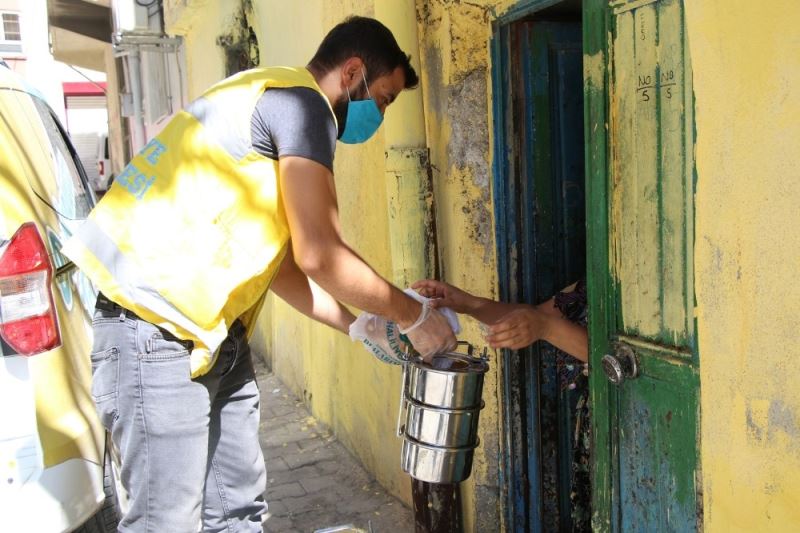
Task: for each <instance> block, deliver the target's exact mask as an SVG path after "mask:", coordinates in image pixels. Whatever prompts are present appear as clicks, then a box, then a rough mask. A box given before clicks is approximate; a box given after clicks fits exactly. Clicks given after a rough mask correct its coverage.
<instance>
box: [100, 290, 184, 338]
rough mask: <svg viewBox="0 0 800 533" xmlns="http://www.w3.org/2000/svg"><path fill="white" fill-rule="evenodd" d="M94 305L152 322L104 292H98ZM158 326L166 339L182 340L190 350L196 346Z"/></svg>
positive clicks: (131, 317)
mask: <svg viewBox="0 0 800 533" xmlns="http://www.w3.org/2000/svg"><path fill="white" fill-rule="evenodd" d="M94 307H95V309H100V310H101V311H107V312H109V313H119V314H122V313H125V316H126V317H128V318H130V319H132V320H141V321H143V322H147V323H148V324H151V323H152V322H150V321H148V320H145V319H143V318H142V317H140V316H139V315H137V314H136V313H134V312H133V311H131V310H130V309H126V308H125V307H122V306H121V305H119V304H118V303H117V302H115V301H113V300H109V299H108V297H107V296H106V295H105V294H103V293H102V292H99V293H97V302H96V303H95V304H94ZM154 325H155V324H154ZM156 327H157V328H158V329H160V330H161V332H162V333H163V334H164V338H165V339H167V340H174V341H177V342H180V343H182V344H183V345H185V346H186V348H187V349H188V350H190V351H191V350H192V348H193V347H194V343H193V342H192V341H187V340H183V339H179V338H177V337H175V336H174V335H173V334H172V333H170V332H169V331H167V330H165V329H164V328H162V327H159V326H156Z"/></svg>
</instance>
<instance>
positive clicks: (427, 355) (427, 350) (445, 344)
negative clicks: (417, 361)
mask: <svg viewBox="0 0 800 533" xmlns="http://www.w3.org/2000/svg"><path fill="white" fill-rule="evenodd" d="M400 333H402V334H404V335H405V336H407V337H408V340H410V341H411V344H412V345H413V346H414V349H415V350H417V352H419V353H420V355H422V358H423V359H424V360H425V361H426V362H430V361H431V359H433V356H434V355H436V354H438V353H444V352H447V351H450V350H452V349H454V348H455V347H456V337H455V335H453V330H452V329H451V328H450V323H449V322H448V321H447V319H446V318H445V317H444V316H443V315H442V314H441V313H440V312H439V311H437V310H436V309H433V308H432V307H431V305H430V302H426V303H424V304H422V312H421V314H420V316H419V318H418V319H417V321H416V322H414V324H412V325H411V326H409V327H408V328H405V329H401V330H400Z"/></svg>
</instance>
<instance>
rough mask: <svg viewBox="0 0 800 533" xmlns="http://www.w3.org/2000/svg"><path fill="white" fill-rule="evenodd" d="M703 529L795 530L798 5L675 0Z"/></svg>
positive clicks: (798, 508)
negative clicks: (692, 145) (692, 144)
mask: <svg viewBox="0 0 800 533" xmlns="http://www.w3.org/2000/svg"><path fill="white" fill-rule="evenodd" d="M686 14H687V26H688V32H689V44H690V48H691V54H692V63H693V71H694V87H695V98H696V104H695V110H696V115H695V116H696V121H695V122H696V131H697V146H696V152H697V155H696V160H697V198H696V213H697V215H696V241H695V242H696V245H695V246H696V248H695V262H694V263H695V271H696V295H697V311H696V316H697V325H698V341H699V354H700V371H701V383H702V394H701V409H702V413H703V416H702V427H701V432H702V437H701V442H702V447H701V449H702V463H703V473H702V476H703V486H704V500H705V501H704V504H705V505H704V508H705V509H704V511H705V522H704V527H705V531H708V532H716V531H720V532H723V531H724V532H728V531H766V530H786V529H788V528H792V527H795V525H796V524H798V523H800V505H798V502H799V500H798V494H800V454H799V453H798V437H799V436H800V435H798V421H800V389H799V388H798V387H797V386H796V384H797V382H798V381H800V366H798V365H797V361H798V358H800V331H799V330H798V328H797V317H798V316H800V285H798V283H797V281H796V278H797V266H798V265H800V234H798V232H797V228H798V227H800V210H798V208H797V201H798V198H800V173H799V171H798V167H797V160H796V152H797V146H798V145H800V122H798V120H797V117H798V116H800V102H798V100H797V98H791V97H790V94H792V91H794V90H795V89H794V88H796V87H798V86H800V55H798V54H797V43H798V42H800V29H798V26H797V20H800V4H798V3H797V2H795V1H794V0H777V1H775V2H771V3H770V5H769V7H766V6H763V5H761V4H759V3H755V2H747V1H744V0H734V1H730V0H728V1H722V0H708V1H705V2H686Z"/></svg>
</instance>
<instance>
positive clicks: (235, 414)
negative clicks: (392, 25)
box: [65, 17, 455, 532]
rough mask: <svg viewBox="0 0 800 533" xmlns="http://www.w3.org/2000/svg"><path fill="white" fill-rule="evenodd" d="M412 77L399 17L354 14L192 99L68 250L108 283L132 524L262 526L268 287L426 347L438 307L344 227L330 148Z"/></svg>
mask: <svg viewBox="0 0 800 533" xmlns="http://www.w3.org/2000/svg"><path fill="white" fill-rule="evenodd" d="M417 82H418V78H417V75H416V73H415V72H414V69H413V68H412V67H411V65H410V63H409V58H408V56H407V55H406V54H404V53H403V52H402V51H401V50H400V48H399V46H398V45H397V42H396V41H395V39H394V37H393V36H392V34H391V32H390V31H389V30H388V29H387V28H386V27H385V26H383V25H382V24H380V23H379V22H377V21H376V20H372V19H368V18H362V17H351V18H349V19H347V20H345V21H344V22H343V23H341V24H339V25H338V26H336V27H335V28H334V29H333V30H332V31H331V32H330V33H329V34H328V35H327V36H326V37H325V39H324V40H323V42H322V43H321V45H320V47H319V50H318V51H317V53H316V54H315V56H314V57H313V58H312V60H311V62H310V63H309V65H308V66H307V67H306V68H295V69H293V68H266V69H254V70H251V71H247V72H244V73H240V74H238V75H235V76H233V77H231V78H228V79H226V80H223V81H222V82H220V83H218V84H217V85H215V86H214V87H212V88H211V89H210V90H209V91H207V92H206V93H205V94H204V95H203V96H201V97H200V98H199V99H197V100H196V101H194V102H193V103H192V104H191V105H190V106H189V107H188V108H187V109H186V110H185V111H182V112H180V113H179V114H178V115H176V117H175V118H174V119H173V120H172V121H171V122H170V124H169V125H168V126H167V127H166V128H165V129H164V130H163V131H162V133H160V134H159V135H158V136H157V137H156V138H155V139H153V140H152V141H151V142H150V143H149V144H148V145H147V146H146V147H145V148H144V150H143V151H142V152H141V153H140V154H139V155H137V156H136V157H135V158H134V159H133V160H132V161H131V163H130V164H129V165H128V166H127V167H126V168H125V170H124V171H123V172H122V173H121V174H120V175H119V176H118V177H117V179H116V180H115V183H114V185H113V187H112V188H111V189H110V190H109V192H108V193H107V194H106V195H105V197H104V198H103V200H102V201H101V202H100V203H99V204H98V205H97V207H96V208H95V210H94V211H93V212H92V214H91V215H90V217H89V220H88V221H87V222H86V224H84V226H82V227H81V228H80V230H79V231H78V232H77V233H76V235H75V237H74V238H73V239H72V240H71V241H70V242H69V244H68V245H67V247H65V253H66V254H67V255H68V256H69V257H70V258H71V259H72V260H73V261H74V262H75V263H76V264H77V265H78V266H79V267H80V268H82V269H83V270H84V271H85V272H86V273H87V274H88V275H89V277H90V278H91V279H92V280H93V281H94V283H95V284H96V285H97V286H98V288H99V289H100V291H101V295H100V297H99V298H98V303H97V311H96V314H95V319H94V333H95V344H94V348H93V353H92V368H93V382H92V394H93V397H94V399H95V402H96V404H97V410H98V413H99V414H100V417H101V419H102V421H103V423H104V425H105V427H106V428H107V429H108V430H109V431H110V433H111V436H112V439H113V441H114V443H115V445H116V447H117V448H118V449H119V451H120V454H121V464H122V468H121V480H122V483H123V485H124V486H125V488H126V489H127V490H128V492H129V494H130V510H129V512H128V513H127V514H126V515H125V516H124V517H123V519H122V521H121V523H120V526H119V529H120V531H158V532H162V531H164V532H166V531H169V532H184V531H196V530H197V527H198V525H199V524H200V522H201V520H202V527H203V530H204V531H222V530H225V531H261V524H260V521H261V517H262V516H263V514H264V513H265V511H266V504H265V502H264V499H263V491H264V488H265V485H266V471H265V467H264V460H263V457H262V455H261V450H260V447H259V444H258V423H259V413H258V390H257V388H256V384H255V376H254V371H253V365H252V362H251V360H250V351H249V347H248V344H247V336H246V333H247V330H248V328H249V327H250V326H252V322H253V319H254V317H255V316H256V315H257V313H258V310H259V307H260V304H261V302H262V301H263V298H264V295H265V293H266V291H267V290H268V289H272V290H273V291H274V292H275V293H276V294H277V295H278V296H280V297H281V298H283V299H285V300H286V301H287V302H289V303H290V304H291V305H293V306H294V307H296V308H297V309H298V310H300V311H301V312H303V313H305V314H307V315H308V316H311V317H313V318H315V319H316V320H318V321H320V322H323V323H325V324H328V325H330V326H332V327H335V328H337V329H339V330H340V331H347V329H348V326H349V324H350V323H351V322H352V321H353V319H354V317H353V315H352V314H351V313H350V312H349V311H348V310H347V308H345V307H344V306H343V305H342V304H340V303H339V302H344V303H346V304H350V305H353V306H355V307H358V308H360V309H363V310H365V311H368V312H371V313H374V314H377V315H382V316H386V317H388V318H389V319H390V320H393V321H395V322H396V323H397V324H398V325H399V327H400V331H401V332H404V333H405V334H406V335H407V336H408V338H409V340H410V341H411V343H412V344H413V346H414V347H415V348H416V349H417V351H419V352H420V353H421V354H423V355H425V356H430V355H432V354H433V353H437V352H440V351H444V350H447V349H449V348H451V347H453V346H454V344H455V339H454V337H453V333H452V330H451V329H450V327H449V326H448V324H447V322H446V320H445V319H444V317H443V316H442V315H440V314H439V313H438V312H436V311H435V310H433V309H432V308H430V307H428V306H427V305H422V306H421V305H420V304H419V303H417V302H416V301H415V300H413V299H411V298H409V297H408V296H407V295H405V294H403V293H402V292H401V291H400V290H398V289H397V288H395V287H393V286H392V285H391V284H389V283H388V282H387V281H385V280H384V279H382V278H381V277H380V276H378V275H377V274H376V273H375V271H374V270H373V269H372V268H370V266H369V265H367V264H366V263H365V262H364V261H363V260H362V259H361V258H360V257H359V256H358V255H357V254H356V253H355V252H353V250H351V249H350V247H349V246H348V245H347V244H345V242H344V241H343V240H342V237H341V234H340V229H339V218H338V212H337V209H338V208H337V201H336V191H335V187H334V182H333V174H332V169H333V155H334V150H335V145H336V140H337V137H338V138H339V139H340V140H341V141H343V142H351V143H357V142H363V141H365V140H367V139H368V138H369V137H370V136H371V135H372V134H373V133H374V132H375V130H376V129H377V128H378V127H379V125H380V123H381V121H382V118H383V112H384V111H385V110H386V108H387V107H388V106H389V105H390V104H391V103H392V102H393V101H394V99H395V98H396V97H397V95H398V94H399V93H400V92H401V91H402V90H404V89H409V88H412V87H414V86H415V85H416V84H417Z"/></svg>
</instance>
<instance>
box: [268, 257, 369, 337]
mask: <svg viewBox="0 0 800 533" xmlns="http://www.w3.org/2000/svg"><path fill="white" fill-rule="evenodd" d="M270 290H272V291H273V292H274V293H275V294H277V295H278V297H280V298H281V299H282V300H283V301H285V302H286V303H288V304H289V305H291V306H292V307H294V308H295V309H297V310H298V311H300V312H301V313H303V314H304V315H306V316H308V317H310V318H313V319H314V320H316V321H318V322H322V323H323V324H327V325H328V326H330V327H332V328H335V329H338V330H339V331H341V332H343V333H347V332H348V330H349V327H350V324H351V323H352V322H353V320H355V316H353V313H351V312H350V311H349V310H348V309H347V308H346V307H345V306H343V305H342V304H341V303H339V302H338V301H336V299H335V298H334V297H333V296H331V295H330V294H328V293H327V292H325V290H324V289H323V288H322V287H320V286H319V285H317V284H316V283H314V281H313V280H310V279H309V278H308V276H306V275H305V274H303V272H302V271H301V270H300V268H299V267H298V266H297V263H295V261H294V254H293V253H292V249H291V247H290V248H289V250H288V251H287V253H286V256H285V257H284V259H283V262H282V263H281V267H280V269H279V270H278V274H277V275H276V276H275V279H274V280H273V282H272V285H271V286H270Z"/></svg>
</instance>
